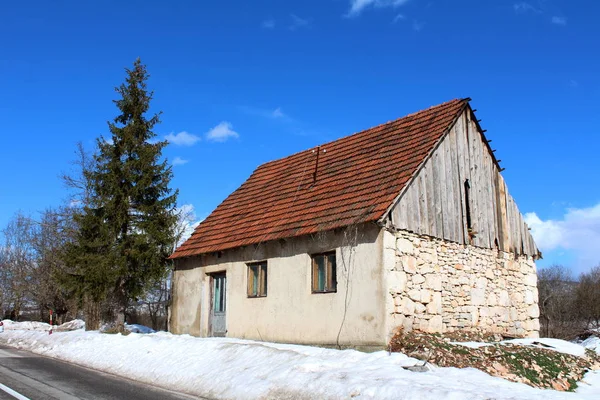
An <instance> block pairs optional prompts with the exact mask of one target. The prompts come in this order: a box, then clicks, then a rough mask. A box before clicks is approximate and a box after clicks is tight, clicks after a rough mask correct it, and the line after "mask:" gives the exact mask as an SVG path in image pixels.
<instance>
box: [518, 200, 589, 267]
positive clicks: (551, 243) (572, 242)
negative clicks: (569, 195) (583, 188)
mask: <svg viewBox="0 0 600 400" xmlns="http://www.w3.org/2000/svg"><path fill="white" fill-rule="evenodd" d="M525 222H527V225H529V227H530V228H531V234H532V235H533V237H534V239H535V242H536V244H537V245H538V247H539V248H540V250H542V252H545V251H546V252H549V251H553V250H558V249H563V250H571V251H573V252H574V254H575V255H576V256H577V258H578V262H579V263H580V264H581V265H580V266H581V267H592V266H595V265H597V264H598V263H600V245H599V244H600V203H598V204H597V205H595V206H593V207H589V208H580V209H577V208H570V209H567V210H566V211H565V214H564V216H563V217H562V218H561V219H556V220H552V219H548V220H545V221H544V220H542V219H541V218H540V217H538V215H537V214H536V213H527V214H525Z"/></svg>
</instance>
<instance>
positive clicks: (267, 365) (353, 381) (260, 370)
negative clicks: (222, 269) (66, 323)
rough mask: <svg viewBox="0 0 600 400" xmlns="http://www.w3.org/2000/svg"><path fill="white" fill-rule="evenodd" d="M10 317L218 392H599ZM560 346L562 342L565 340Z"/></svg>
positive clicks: (597, 395)
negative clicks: (53, 326) (60, 327)
mask: <svg viewBox="0 0 600 400" xmlns="http://www.w3.org/2000/svg"><path fill="white" fill-rule="evenodd" d="M24 324H26V323H24ZM10 325H12V327H11V329H10V330H6V331H5V332H4V333H2V334H0V343H3V344H7V345H10V346H13V347H18V348H21V349H24V350H29V351H32V352H34V353H37V354H42V355H44V356H48V357H54V358H58V359H62V360H65V361H69V362H73V363H76V364H80V365H84V366H87V367H89V368H94V369H97V370H101V371H106V372H109V373H113V374H116V375H121V376H124V377H128V378H130V379H134V380H138V381H142V382H147V383H152V384H155V385H159V386H162V387H165V388H169V389H172V390H177V391H181V392H186V393H190V394H194V395H198V396H204V397H210V398H215V399H221V398H235V399H241V400H244V399H269V398H302V399H307V400H309V399H340V398H357V399H397V400H404V399H439V400H457V399H497V400H504V399H506V400H508V399H526V400H529V399H531V400H563V399H572V400H575V399H590V400H591V399H600V375H599V374H598V373H596V372H590V373H588V374H587V375H586V376H585V378H584V381H585V382H582V383H580V387H579V389H578V390H577V393H565V392H556V391H553V390H542V389H536V388H532V387H530V386H527V385H525V384H521V383H513V382H509V381H506V380H504V379H501V378H496V377H492V376H490V375H488V374H486V373H484V372H482V371H479V370H476V369H473V368H465V369H458V368H433V369H432V370H430V371H426V372H411V371H408V370H406V369H404V368H403V367H409V366H415V365H421V364H422V361H419V360H416V359H414V358H409V357H407V356H406V355H404V354H401V353H392V354H389V353H387V352H383V351H380V352H375V353H361V352H358V351H354V350H342V351H340V350H332V349H324V348H318V347H309V346H299V345H286V344H276V343H266V342H255V341H250V340H241V339H231V338H196V337H192V336H189V335H172V334H170V333H166V332H157V333H149V334H138V333H131V334H129V335H127V336H123V335H120V334H117V335H108V334H102V333H99V332H97V331H88V332H86V331H83V330H81V329H78V330H74V331H71V332H56V333H54V334H53V335H48V334H47V332H40V331H39V330H31V329H22V328H21V325H20V324H19V325H16V324H15V323H12V324H10ZM29 326H30V325H27V324H26V325H22V327H23V328H28V327H29ZM535 341H539V339H535ZM556 347H557V348H560V349H561V350H565V349H566V347H565V348H563V346H562V344H561V345H557V346H556ZM580 347H581V348H582V349H583V347H582V346H580ZM569 350H572V349H569Z"/></svg>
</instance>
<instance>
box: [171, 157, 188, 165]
mask: <svg viewBox="0 0 600 400" xmlns="http://www.w3.org/2000/svg"><path fill="white" fill-rule="evenodd" d="M189 162H190V160H184V159H183V158H181V157H175V158H174V159H173V165H183V164H187V163H189Z"/></svg>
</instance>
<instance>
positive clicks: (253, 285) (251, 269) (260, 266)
mask: <svg viewBox="0 0 600 400" xmlns="http://www.w3.org/2000/svg"><path fill="white" fill-rule="evenodd" d="M266 296H267V262H266V261H263V262H259V263H252V264H248V297H266Z"/></svg>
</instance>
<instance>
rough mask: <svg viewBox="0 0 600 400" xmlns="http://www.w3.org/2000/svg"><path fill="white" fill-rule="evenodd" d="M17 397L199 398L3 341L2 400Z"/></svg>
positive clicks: (0, 351) (0, 349)
mask: <svg viewBox="0 0 600 400" xmlns="http://www.w3.org/2000/svg"><path fill="white" fill-rule="evenodd" d="M98 356H99V357H102V354H101V352H100V354H99V355H98ZM9 392H10V393H11V394H9ZM19 396H21V397H19ZM15 398H17V399H20V400H27V399H30V400H38V399H39V400H46V399H60V400H71V399H128V400H138V399H140V400H141V399H144V400H147V399H161V400H162V399H164V400H175V399H177V400H180V399H197V397H192V396H187V395H184V394H180V393H175V392H171V391H167V390H163V389H159V388H156V387H153V386H149V385H145V384H141V383H138V382H134V381H131V380H128V379H123V378H119V377H117V376H114V375H109V374H105V373H102V372H97V371H93V370H90V369H87V368H82V367H79V366H76V365H73V364H69V363H66V362H63V361H58V360H54V359H51V358H46V357H41V356H38V355H35V354H32V353H29V352H26V351H20V350H15V349H12V348H10V347H5V346H1V345H0V400H5V399H6V400H9V399H10V400H14V399H15Z"/></svg>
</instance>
